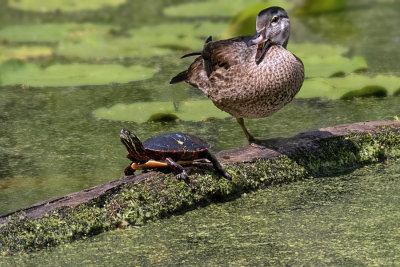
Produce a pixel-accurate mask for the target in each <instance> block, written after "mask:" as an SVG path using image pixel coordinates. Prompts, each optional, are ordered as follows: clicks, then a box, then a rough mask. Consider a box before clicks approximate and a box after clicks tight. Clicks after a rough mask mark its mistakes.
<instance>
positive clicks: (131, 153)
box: [119, 129, 148, 162]
mask: <svg viewBox="0 0 400 267" xmlns="http://www.w3.org/2000/svg"><path fill="white" fill-rule="evenodd" d="M119 137H120V139H121V142H122V143H123V144H124V145H125V147H126V149H127V150H128V155H127V156H126V157H127V158H128V159H130V160H132V161H135V162H142V161H147V160H148V156H147V154H146V150H145V148H144V146H143V144H142V142H141V141H140V140H139V138H138V137H137V136H136V135H135V134H133V133H131V132H130V131H128V130H125V129H122V130H121V132H120V134H119Z"/></svg>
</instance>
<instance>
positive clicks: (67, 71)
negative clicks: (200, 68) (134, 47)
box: [0, 60, 157, 87]
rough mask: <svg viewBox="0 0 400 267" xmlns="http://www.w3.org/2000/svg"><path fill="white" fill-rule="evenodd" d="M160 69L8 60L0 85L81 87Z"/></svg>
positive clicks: (148, 74) (0, 67)
mask: <svg viewBox="0 0 400 267" xmlns="http://www.w3.org/2000/svg"><path fill="white" fill-rule="evenodd" d="M156 72H157V69H153V68H147V67H143V66H136V65H135V66H131V67H123V66H121V65H115V64H106V65H92V64H69V65H61V64H56V65H51V66H49V67H47V68H45V69H42V68H40V67H39V66H38V65H36V64H33V63H24V62H21V61H17V60H9V61H6V62H4V63H3V64H1V65H0V81H1V85H3V86H4V85H15V84H23V85H27V86H46V87H47V86H53V87H59V86H79V85H100V84H107V83H126V82H131V81H137V80H144V79H148V78H151V77H152V76H153V75H154V74H155V73H156Z"/></svg>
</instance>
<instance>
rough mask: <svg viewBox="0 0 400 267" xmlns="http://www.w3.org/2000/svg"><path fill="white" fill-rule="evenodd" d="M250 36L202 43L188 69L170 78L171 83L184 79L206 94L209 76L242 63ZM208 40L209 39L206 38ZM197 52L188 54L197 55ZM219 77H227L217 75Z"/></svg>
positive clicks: (208, 86)
mask: <svg viewBox="0 0 400 267" xmlns="http://www.w3.org/2000/svg"><path fill="white" fill-rule="evenodd" d="M250 38H251V36H244V37H236V38H232V39H227V40H221V41H216V42H211V41H208V42H206V43H205V44H204V49H203V51H202V52H201V55H200V56H199V57H197V58H196V59H195V60H194V61H193V63H192V64H191V65H190V67H189V69H188V70H185V71H182V72H181V73H179V74H178V75H176V76H175V77H173V78H172V80H171V81H170V83H171V84H173V83H178V82H182V81H185V82H187V83H189V84H191V85H193V86H194V87H197V88H199V89H200V90H201V91H203V92H204V93H205V94H206V95H208V91H209V89H210V88H211V84H210V79H209V78H210V77H211V76H213V74H216V73H217V72H218V73H219V74H221V72H225V71H228V70H229V68H231V67H232V66H235V65H238V64H242V63H243V61H244V60H245V57H246V56H248V55H247V54H248V52H247V50H248V49H246V48H247V41H248V40H249V39H250ZM208 40H209V39H208ZM198 54H199V53H198V52H195V53H190V54H188V56H193V55H198ZM218 76H219V77H220V78H221V79H225V78H229V77H228V76H229V75H227V76H224V75H218Z"/></svg>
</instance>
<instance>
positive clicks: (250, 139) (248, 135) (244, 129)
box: [236, 118, 266, 149]
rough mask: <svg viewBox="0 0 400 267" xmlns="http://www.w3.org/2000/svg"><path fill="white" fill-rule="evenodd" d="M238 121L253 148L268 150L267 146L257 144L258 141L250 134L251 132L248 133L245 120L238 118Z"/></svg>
mask: <svg viewBox="0 0 400 267" xmlns="http://www.w3.org/2000/svg"><path fill="white" fill-rule="evenodd" d="M236 120H237V122H238V123H239V125H240V127H242V130H243V132H244V134H245V135H246V137H247V140H249V144H250V145H251V146H254V147H258V148H261V149H264V148H266V147H265V146H263V145H261V144H257V143H256V139H254V137H253V136H252V135H251V134H250V133H249V131H247V128H246V126H245V125H244V120H243V118H236Z"/></svg>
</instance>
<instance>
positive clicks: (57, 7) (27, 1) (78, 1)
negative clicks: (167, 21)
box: [8, 0, 126, 12]
mask: <svg viewBox="0 0 400 267" xmlns="http://www.w3.org/2000/svg"><path fill="white" fill-rule="evenodd" d="M125 2H126V0H84V1H82V0H68V1H66V0H8V5H9V6H10V7H12V8H15V9H21V10H26V11H38V12H54V11H66V12H73V11H80V10H97V9H100V8H104V7H111V6H114V7H115V6H119V5H121V4H124V3H125Z"/></svg>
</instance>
